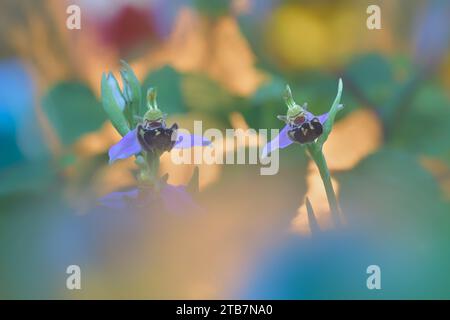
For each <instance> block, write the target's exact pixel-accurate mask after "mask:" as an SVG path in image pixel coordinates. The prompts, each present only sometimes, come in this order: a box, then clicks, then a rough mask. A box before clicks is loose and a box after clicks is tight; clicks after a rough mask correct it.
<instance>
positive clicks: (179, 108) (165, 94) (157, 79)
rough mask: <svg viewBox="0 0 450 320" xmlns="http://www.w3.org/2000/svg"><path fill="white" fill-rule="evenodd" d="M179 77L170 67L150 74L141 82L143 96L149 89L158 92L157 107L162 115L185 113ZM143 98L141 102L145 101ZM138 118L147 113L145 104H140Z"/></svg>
mask: <svg viewBox="0 0 450 320" xmlns="http://www.w3.org/2000/svg"><path fill="white" fill-rule="evenodd" d="M181 79H182V78H181V75H180V74H179V73H178V72H177V71H176V70H175V69H173V68H172V67H170V66H164V67H162V68H160V69H158V70H155V71H152V72H150V73H149V74H148V75H147V77H146V78H145V80H144V82H143V85H142V87H143V90H142V92H143V94H145V95H146V94H147V90H148V89H149V88H150V87H154V88H155V89H156V90H157V91H158V106H159V109H161V111H162V112H163V113H167V114H169V115H172V114H175V113H185V112H186V111H187V109H186V105H185V104H184V101H183V96H182V90H181ZM146 98H147V97H146V96H145V97H144V96H143V101H146ZM142 105H143V106H142V109H141V112H140V116H144V114H145V112H146V111H147V106H146V105H145V103H143V104H142Z"/></svg>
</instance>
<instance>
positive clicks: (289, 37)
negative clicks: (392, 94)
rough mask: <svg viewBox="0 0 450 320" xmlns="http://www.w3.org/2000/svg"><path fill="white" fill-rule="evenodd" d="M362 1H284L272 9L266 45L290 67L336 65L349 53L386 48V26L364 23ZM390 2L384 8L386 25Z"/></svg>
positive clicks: (388, 46) (389, 45) (388, 38)
mask: <svg viewBox="0 0 450 320" xmlns="http://www.w3.org/2000/svg"><path fill="white" fill-rule="evenodd" d="M366 7H367V5H366V4H365V3H364V1H361V2H355V1H346V2H345V1H344V2H339V3H338V2H337V1H336V2H334V3H330V4H329V5H327V6H322V5H320V4H319V3H310V4H299V3H295V2H287V3H286V4H284V5H281V6H280V7H278V8H277V9H275V11H274V12H273V14H272V16H271V19H270V20H269V22H268V24H267V27H266V33H267V39H266V48H267V50H268V51H270V52H273V54H274V55H275V57H277V59H278V60H279V63H280V64H281V65H282V66H283V67H285V68H289V69H290V70H292V69H294V70H300V69H305V68H315V67H319V68H324V67H337V66H339V65H340V64H342V63H343V62H345V61H346V59H348V58H349V57H350V56H351V55H354V54H356V53H358V52H360V51H369V50H372V49H373V48H375V47H376V48H377V50H378V51H389V50H391V49H392V47H393V44H392V42H393V40H392V38H391V34H390V32H388V31H386V27H385V28H383V29H382V30H377V31H376V32H373V31H369V30H368V29H367V28H364V27H361V26H365V24H366V19H367V15H366V14H365V8H366ZM390 7H391V6H390V5H387V7H386V8H385V9H384V10H383V25H384V26H388V25H389V23H390V22H389V20H388V19H385V17H388V14H389V10H391V8H390Z"/></svg>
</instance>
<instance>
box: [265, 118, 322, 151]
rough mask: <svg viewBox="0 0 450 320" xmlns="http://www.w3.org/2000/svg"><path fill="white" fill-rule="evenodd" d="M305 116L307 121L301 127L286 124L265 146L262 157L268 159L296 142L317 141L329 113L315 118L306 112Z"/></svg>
mask: <svg viewBox="0 0 450 320" xmlns="http://www.w3.org/2000/svg"><path fill="white" fill-rule="evenodd" d="M304 116H305V121H303V122H302V124H301V125H292V124H286V126H284V128H283V129H281V131H280V133H279V134H278V135H277V136H276V137H275V138H274V139H272V141H270V142H269V143H267V144H266V145H265V146H264V149H263V151H262V157H263V158H264V157H267V156H268V155H269V154H270V153H271V152H273V151H275V150H277V149H284V148H286V147H288V146H289V145H291V144H292V143H294V142H297V143H300V144H305V143H310V142H313V141H315V139H317V138H318V137H319V136H320V135H321V134H322V132H323V125H324V124H325V121H327V119H328V112H327V113H324V114H322V115H319V116H314V115H313V114H312V113H311V112H308V111H306V112H305V115H304ZM309 124H311V125H312V127H313V128H311V127H310V126H309ZM302 127H303V130H302ZM305 130H306V131H305Z"/></svg>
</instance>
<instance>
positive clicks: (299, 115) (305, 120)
mask: <svg viewBox="0 0 450 320" xmlns="http://www.w3.org/2000/svg"><path fill="white" fill-rule="evenodd" d="M341 93H342V80H339V88H338V95H337V96H336V99H335V101H334V103H333V105H332V106H331V109H330V110H329V112H327V113H324V114H322V115H319V116H315V115H314V114H313V113H311V112H309V111H308V105H307V103H304V104H303V105H302V106H300V105H298V104H296V103H295V101H294V99H293V97H292V92H291V89H290V87H289V86H286V91H285V95H284V100H285V102H286V105H287V107H288V110H287V113H286V115H280V116H278V119H280V120H282V121H284V122H285V123H286V125H285V126H284V128H283V129H282V130H281V131H280V133H279V134H278V136H276V137H275V138H274V139H273V140H272V141H270V142H269V143H268V144H266V146H265V147H264V149H263V151H262V155H263V157H266V156H267V155H269V154H270V153H271V152H273V151H274V150H276V149H278V148H279V149H283V148H286V147H288V146H290V145H291V144H293V143H298V144H300V145H312V144H315V145H317V146H320V148H321V147H322V146H323V144H324V143H325V141H326V140H327V138H328V135H329V134H330V132H331V128H332V126H333V123H334V119H335V116H336V113H337V112H338V111H339V110H341V109H342V108H343V105H342V104H340V103H339V102H340V99H341Z"/></svg>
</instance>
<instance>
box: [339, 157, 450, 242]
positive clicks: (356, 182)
mask: <svg viewBox="0 0 450 320" xmlns="http://www.w3.org/2000/svg"><path fill="white" fill-rule="evenodd" d="M337 178H338V181H339V185H340V203H341V207H342V210H343V212H344V214H346V215H347V216H348V217H349V218H350V222H351V223H352V222H359V223H364V224H367V225H370V226H371V227H373V228H374V229H376V230H383V233H384V234H385V235H386V236H387V235H388V234H390V235H392V236H394V235H395V233H396V232H400V233H402V232H407V231H410V232H413V233H415V235H416V236H418V234H419V232H422V231H425V230H426V231H428V232H432V230H433V226H436V225H438V224H440V223H444V221H446V222H447V223H448V219H449V217H448V214H446V210H448V208H446V206H445V204H444V203H443V200H442V196H441V192H440V190H439V187H438V185H437V182H436V181H435V179H434V178H433V177H432V175H431V174H430V173H429V172H427V171H426V170H425V169H424V168H423V167H422V166H421V165H420V164H419V162H418V160H417V158H416V157H414V156H412V155H410V154H407V153H404V152H401V151H398V150H395V149H382V150H380V151H378V152H377V153H375V154H373V155H371V156H369V157H368V158H366V159H364V160H363V161H361V162H360V163H359V164H358V165H357V166H356V167H355V168H353V169H352V170H350V171H348V172H345V173H340V174H337ZM447 212H448V211H447ZM443 219H446V220H443ZM411 235H412V234H411ZM429 235H430V234H429Z"/></svg>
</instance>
